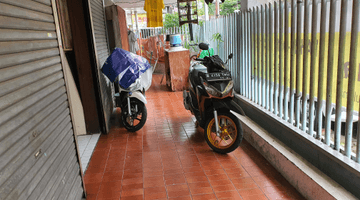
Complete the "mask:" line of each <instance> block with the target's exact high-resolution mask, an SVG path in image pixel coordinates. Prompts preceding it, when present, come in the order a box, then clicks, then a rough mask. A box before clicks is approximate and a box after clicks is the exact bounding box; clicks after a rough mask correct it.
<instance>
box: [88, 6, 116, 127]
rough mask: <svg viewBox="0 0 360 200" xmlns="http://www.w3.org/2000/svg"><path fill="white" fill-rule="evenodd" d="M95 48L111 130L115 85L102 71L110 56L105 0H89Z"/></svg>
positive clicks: (100, 82) (103, 101)
mask: <svg viewBox="0 0 360 200" xmlns="http://www.w3.org/2000/svg"><path fill="white" fill-rule="evenodd" d="M89 1H90V4H89V5H90V13H91V14H90V15H91V23H92V32H93V40H94V43H95V44H94V49H95V54H96V64H97V79H98V81H99V86H100V96H101V101H102V103H101V104H102V109H103V114H104V119H105V127H106V132H108V131H109V130H110V116H111V114H112V111H113V107H114V103H113V98H112V97H114V87H113V84H112V83H111V82H110V81H109V79H108V78H106V77H105V75H104V74H103V73H102V72H101V67H102V65H103V64H104V62H105V61H106V58H107V57H108V56H109V45H108V41H107V32H106V22H105V10H104V3H103V0H89Z"/></svg>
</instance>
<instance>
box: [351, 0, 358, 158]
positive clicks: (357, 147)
mask: <svg viewBox="0 0 360 200" xmlns="http://www.w3.org/2000/svg"><path fill="white" fill-rule="evenodd" d="M353 6H354V7H355V5H353ZM356 6H357V7H358V8H359V3H358V5H356ZM357 124H358V126H357V136H356V159H355V161H356V162H357V163H360V96H359V112H358V123H357Z"/></svg>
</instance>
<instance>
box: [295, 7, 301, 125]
mask: <svg viewBox="0 0 360 200" xmlns="http://www.w3.org/2000/svg"><path fill="white" fill-rule="evenodd" d="M301 17H302V15H301V2H299V1H298V2H297V34H296V43H297V44H296V105H295V107H296V108H295V109H296V112H295V115H296V119H295V123H296V127H297V128H299V127H300V98H301V92H300V81H301V78H300V71H301V66H300V64H301V56H300V55H301V48H302V40H301Z"/></svg>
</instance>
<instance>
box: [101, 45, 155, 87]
mask: <svg viewBox="0 0 360 200" xmlns="http://www.w3.org/2000/svg"><path fill="white" fill-rule="evenodd" d="M150 67H151V66H150V64H149V62H148V61H147V60H146V59H145V58H144V57H141V56H139V55H136V54H134V53H131V52H129V51H126V50H124V49H120V48H115V49H114V51H113V52H112V54H111V55H110V56H109V57H108V58H107V59H106V61H105V63H104V65H103V67H102V69H101V71H102V72H103V73H104V74H105V75H106V76H107V77H108V78H109V79H110V81H111V82H114V81H115V79H116V77H118V76H119V84H120V86H121V87H122V88H125V89H126V88H128V87H129V86H130V85H131V84H132V83H134V82H135V80H136V79H138V78H139V77H140V75H141V74H143V73H144V72H145V71H146V70H147V69H149V68H150Z"/></svg>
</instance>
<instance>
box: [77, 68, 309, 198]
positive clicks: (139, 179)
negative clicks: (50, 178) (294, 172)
mask: <svg viewBox="0 0 360 200" xmlns="http://www.w3.org/2000/svg"><path fill="white" fill-rule="evenodd" d="M161 78H162V75H154V76H153V83H152V86H151V88H150V89H149V90H148V92H147V94H146V98H147V101H148V104H147V105H146V107H147V110H148V119H147V121H146V124H145V126H144V127H143V128H142V129H141V130H140V131H138V132H136V133H131V132H127V131H126V130H125V128H123V127H121V126H120V125H119V124H120V123H119V113H120V110H118V113H117V115H116V117H115V118H114V119H113V122H114V125H113V126H112V128H111V131H110V133H109V134H108V135H101V137H100V139H99V141H98V144H97V146H96V148H95V151H94V153H93V156H92V158H91V161H90V164H89V167H88V168H87V171H86V172H85V178H84V179H85V186H86V192H87V199H88V200H95V199H96V200H102V199H106V200H115V199H122V200H127V199H131V200H137V199H146V200H148V199H171V200H187V199H189V200H191V199H193V200H200V199H206V200H209V199H244V200H251V199H254V200H255V199H256V200H262V199H304V198H303V197H302V196H301V195H300V194H299V193H298V192H297V191H296V190H295V189H294V188H293V187H292V186H291V185H290V184H289V183H288V182H287V181H286V180H285V179H284V178H283V177H282V176H281V175H280V174H279V173H278V172H277V171H276V170H275V169H274V168H273V167H272V166H271V165H270V164H269V163H268V162H267V161H266V160H265V159H264V158H263V157H262V156H261V155H260V154H259V153H258V152H257V151H256V150H255V149H254V148H253V147H252V146H251V145H250V144H249V143H248V142H246V141H245V140H243V142H242V143H241V145H240V147H239V148H238V149H236V150H235V151H234V152H232V153H230V154H227V155H220V154H217V153H214V152H213V151H212V150H211V149H210V148H209V147H208V145H207V144H206V142H205V140H204V136H203V130H202V129H201V128H195V123H194V117H193V116H192V115H191V114H190V112H189V111H187V110H185V108H184V106H183V102H182V100H183V99H182V92H170V91H169V90H168V89H167V87H166V86H165V84H164V83H163V84H160V80H161Z"/></svg>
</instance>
